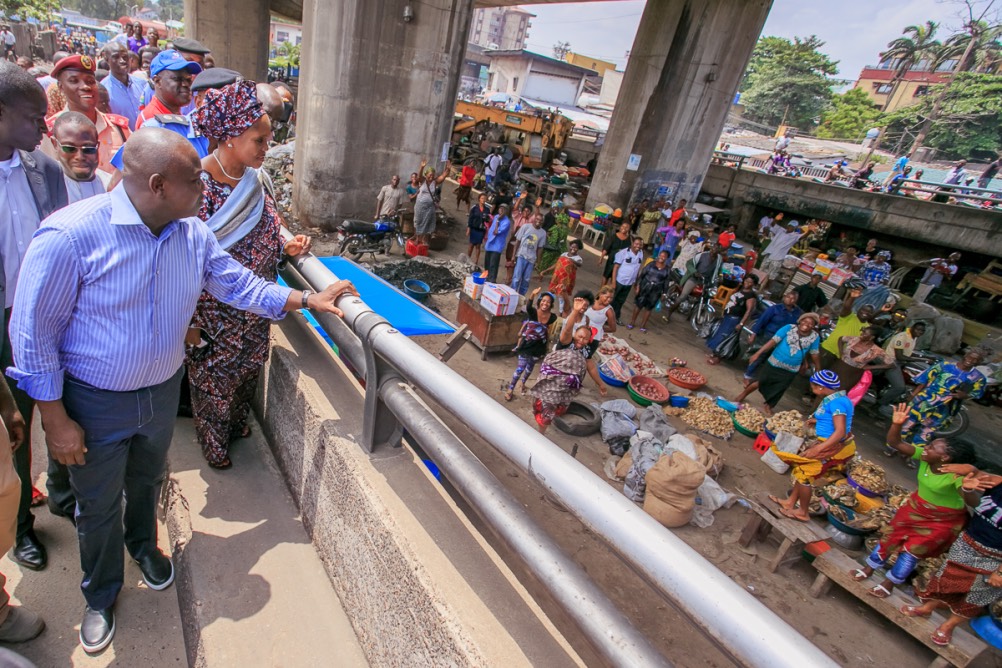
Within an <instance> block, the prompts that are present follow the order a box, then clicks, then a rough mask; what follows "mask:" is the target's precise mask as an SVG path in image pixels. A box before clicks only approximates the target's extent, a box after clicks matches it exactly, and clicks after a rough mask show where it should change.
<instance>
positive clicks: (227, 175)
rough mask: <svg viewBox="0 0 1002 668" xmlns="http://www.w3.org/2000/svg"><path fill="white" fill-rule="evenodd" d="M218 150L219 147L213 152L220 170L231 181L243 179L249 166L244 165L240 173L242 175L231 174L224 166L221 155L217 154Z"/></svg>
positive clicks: (213, 157)
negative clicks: (220, 158)
mask: <svg viewBox="0 0 1002 668" xmlns="http://www.w3.org/2000/svg"><path fill="white" fill-rule="evenodd" d="M218 151H219V149H218V148H217V149H216V150H215V151H213V152H212V159H213V160H215V161H216V164H217V165H219V171H221V172H222V173H223V176H225V177H226V178H228V179H229V180H230V181H239V180H240V179H242V178H243V177H244V174H246V173H247V166H246V165H244V171H242V172H241V173H240V176H230V175H229V174H227V173H226V168H225V167H223V163H222V162H220V160H219V156H218V155H216V153H217V152H218Z"/></svg>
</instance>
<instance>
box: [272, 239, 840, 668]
mask: <svg viewBox="0 0 1002 668" xmlns="http://www.w3.org/2000/svg"><path fill="white" fill-rule="evenodd" d="M284 233H285V234H288V233H287V232H284ZM290 236H291V235H290ZM283 277H286V278H287V280H290V282H292V283H294V284H299V285H302V284H303V283H305V284H307V285H308V286H309V287H311V288H312V289H315V290H322V289H323V288H324V287H326V286H327V285H329V284H330V283H331V282H333V281H335V280H337V277H336V276H335V275H334V274H333V273H331V271H330V270H328V269H327V268H326V267H325V266H324V265H323V264H322V263H321V262H320V261H319V260H318V259H317V258H316V257H314V256H313V255H307V256H305V257H300V258H296V259H295V260H293V261H292V262H291V263H290V267H288V268H286V269H285V270H283ZM338 307H339V308H340V309H341V310H342V311H344V314H345V317H344V321H343V322H333V321H335V320H337V319H333V318H325V317H323V316H321V319H320V322H321V324H323V325H325V327H326V324H325V321H326V322H327V323H329V324H330V325H331V328H329V329H326V331H327V334H328V336H330V337H331V339H332V340H333V341H334V343H335V344H336V345H337V346H338V347H339V349H340V351H341V353H342V355H344V356H345V357H347V359H348V362H349V364H351V365H352V366H353V367H354V368H355V369H356V370H359V371H361V372H363V373H364V378H365V414H364V418H363V425H364V427H363V429H364V433H363V434H361V435H360V436H361V438H360V441H361V444H362V445H363V447H365V448H366V449H368V450H370V451H371V450H372V449H373V448H375V447H379V446H380V445H386V444H390V443H395V442H396V441H398V440H399V438H400V434H401V432H402V429H404V428H405V429H406V430H407V431H408V433H409V434H411V435H412V436H413V437H415V438H416V439H417V440H418V442H419V443H420V444H421V445H422V447H423V448H425V449H426V450H427V451H428V452H429V453H430V454H432V456H433V457H434V458H435V462H436V464H437V465H438V466H439V467H440V468H441V469H442V470H443V471H444V472H445V474H446V476H447V477H448V478H449V480H450V481H451V482H452V483H453V484H454V485H456V487H457V489H459V490H460V493H461V494H463V496H464V497H465V498H466V499H467V500H468V501H470V503H471V504H472V505H473V506H474V508H475V509H476V510H477V512H478V513H480V514H481V516H482V517H483V518H484V520H485V521H486V522H487V523H488V525H489V526H490V527H491V529H492V530H493V531H494V532H496V533H497V534H498V535H499V536H500V537H502V539H504V540H505V541H506V543H507V544H508V545H509V546H510V547H511V548H512V549H513V550H514V551H515V553H516V554H517V555H518V556H519V558H520V559H521V560H522V561H523V562H524V563H525V564H526V566H527V567H528V568H529V569H530V571H531V572H533V574H534V575H535V576H536V577H537V578H538V579H539V581H540V582H541V583H542V584H543V585H544V586H546V587H547V588H548V589H549V591H550V592H551V594H552V595H553V596H554V597H555V599H556V600H557V601H558V603H559V604H560V605H561V606H562V607H563V608H564V611H565V613H566V614H568V616H569V617H571V619H573V620H574V621H575V623H576V624H577V625H578V627H579V628H580V629H581V631H582V632H583V633H584V634H585V637H586V638H588V639H589V640H590V642H591V643H592V644H593V645H594V646H595V648H596V649H597V650H598V651H599V653H601V654H602V655H603V656H604V657H605V658H606V659H607V660H608V661H609V662H610V663H611V664H612V665H616V666H658V665H668V662H667V660H666V659H665V658H664V657H662V656H661V655H660V654H659V653H658V652H657V651H656V650H655V649H654V648H653V646H652V645H651V643H650V641H649V640H647V639H646V638H644V637H643V636H642V635H641V634H640V633H639V632H638V631H637V630H636V629H635V628H634V627H633V626H632V625H631V624H630V623H629V621H628V620H626V619H625V617H624V616H623V615H622V613H620V612H619V611H618V610H617V609H616V608H615V606H614V605H613V604H612V603H611V602H610V601H609V599H608V597H606V596H605V594H604V593H603V592H601V590H599V589H598V587H597V586H596V585H595V583H594V582H593V581H592V580H591V579H590V578H589V577H588V576H587V574H586V573H584V571H583V570H582V569H581V568H580V567H578V566H577V565H576V564H575V563H574V562H572V561H571V560H570V559H569V558H568V557H567V555H566V554H564V553H563V552H562V551H561V550H560V548H559V547H558V546H557V545H556V543H555V542H554V541H553V540H552V539H551V538H550V537H549V536H548V535H547V534H546V533H545V531H543V530H542V529H541V528H540V527H539V526H538V525H537V524H536V523H535V522H534V521H533V520H532V519H531V518H530V517H529V516H528V515H527V514H526V513H525V512H524V509H522V508H521V506H520V504H519V503H518V502H517V501H516V500H514V498H512V497H511V495H510V494H509V493H508V492H507V491H506V490H505V489H504V487H503V486H502V485H501V484H500V483H499V482H498V481H497V480H496V479H495V478H494V476H493V475H491V474H490V472H489V471H487V470H486V468H484V467H483V465H482V464H480V462H479V460H477V459H476V457H475V456H474V455H473V454H472V453H471V452H470V451H469V450H468V449H467V448H466V447H465V445H463V444H462V443H461V442H460V441H459V439H458V438H457V437H456V436H455V435H454V434H452V432H451V431H450V430H449V429H448V428H447V427H446V426H445V425H444V424H443V423H442V421H441V420H440V419H439V418H438V416H437V415H435V413H434V412H433V411H432V410H431V409H430V408H429V407H428V406H427V405H426V404H425V403H424V402H422V401H421V400H420V398H419V397H418V396H417V395H416V394H415V393H414V392H413V390H412V389H411V387H410V386H413V387H415V388H417V389H418V390H420V391H421V392H423V393H425V394H426V395H427V396H429V397H430V398H431V399H432V400H434V401H435V402H437V403H438V404H439V405H441V406H442V407H443V408H444V409H445V410H447V411H449V413H450V414H451V415H452V416H453V417H454V418H455V419H458V420H460V421H462V423H463V424H464V425H466V427H467V428H469V429H470V430H471V431H473V432H474V433H475V434H477V435H478V436H479V437H480V438H482V439H483V440H484V441H485V442H487V443H488V444H490V445H491V446H492V447H493V448H495V449H496V450H497V451H498V452H500V453H502V454H503V455H504V456H505V457H507V458H508V460H509V461H511V462H512V463H513V464H515V465H516V466H518V467H519V468H520V469H521V470H522V471H523V472H525V473H526V474H528V475H530V476H532V477H533V478H534V479H535V480H536V482H537V483H538V484H540V485H541V486H542V487H543V488H544V490H545V491H546V492H547V493H548V494H549V495H550V496H552V497H553V498H555V499H556V500H557V501H558V502H560V503H561V504H563V505H564V506H565V507H566V508H567V510H568V511H569V512H570V513H571V514H573V515H574V516H575V517H577V518H578V519H579V520H580V521H581V522H582V523H584V524H585V526H587V527H588V528H589V529H590V530H591V531H592V532H594V533H596V534H597V535H599V536H601V537H602V538H603V539H604V540H605V541H606V542H607V543H608V544H609V546H610V547H612V549H613V550H615V551H616V552H617V553H618V554H619V555H620V557H622V558H623V560H624V561H625V562H626V563H628V564H629V565H630V566H631V567H633V568H634V569H635V570H636V571H637V572H638V573H640V574H641V575H643V576H644V577H645V578H646V579H647V580H648V581H649V582H650V583H651V584H652V585H653V586H654V587H655V588H656V589H657V590H658V591H659V592H660V593H661V594H662V595H663V596H664V597H665V598H666V599H667V600H668V601H669V602H671V603H672V604H673V605H674V606H675V607H676V608H678V609H679V610H680V611H681V612H682V613H683V614H685V615H686V616H687V617H688V618H689V619H690V620H691V621H692V622H693V623H694V624H695V625H696V626H697V627H698V628H699V629H700V630H701V631H703V632H704V633H705V634H706V635H707V636H708V637H709V638H710V639H711V640H712V641H713V642H715V643H716V644H717V645H718V646H719V647H720V648H721V649H722V650H723V651H724V652H726V653H727V654H728V655H729V656H730V657H731V658H732V659H733V660H734V661H735V662H736V663H738V664H739V665H743V666H770V668H774V667H775V668H778V667H783V666H789V667H790V668H803V666H812V668H814V667H817V668H823V667H827V666H832V667H834V666H837V664H836V663H835V662H834V661H832V659H831V658H830V657H828V656H827V655H826V654H825V653H824V652H822V651H821V650H820V649H818V648H817V647H815V646H814V645H813V644H812V643H811V642H810V641H809V640H807V639H806V638H804V637H803V636H802V635H801V634H800V633H799V632H797V631H796V629H794V628H793V627H792V626H790V625H789V624H787V623H786V622H785V621H783V619H781V618H780V617H779V616H778V615H777V614H776V613H774V612H773V611H772V610H770V609H769V608H768V607H766V606H765V605H763V604H762V603H761V602H759V601H758V600H756V599H755V598H754V597H753V596H752V595H751V594H749V593H748V592H747V591H745V590H744V589H743V588H742V587H740V586H738V585H737V584H736V583H735V582H734V581H732V580H731V579H730V578H729V577H727V576H726V575H725V574H724V573H722V572H721V571H720V570H718V569H717V568H716V567H715V566H714V565H713V564H711V563H710V562H708V561H707V560H706V559H704V558H703V557H702V556H701V555H700V554H699V553H697V552H696V551H695V550H693V549H692V548H691V547H689V546H688V545H687V544H686V543H685V542H683V541H682V540H681V539H679V538H677V537H676V536H675V535H674V534H672V533H671V532H670V531H668V530H667V529H665V528H664V527H663V526H661V525H660V524H659V523H658V522H657V521H655V520H654V519H653V518H652V517H650V516H649V515H647V514H646V513H645V512H643V510H641V509H640V508H638V507H637V506H636V505H635V504H634V503H633V502H631V501H629V500H628V499H627V498H626V497H625V496H623V495H622V494H620V493H619V492H617V491H616V490H614V489H612V488H611V487H610V486H609V485H608V484H606V483H605V482H604V481H602V480H601V479H599V478H598V477H597V476H596V475H595V474H594V473H592V472H591V471H589V470H588V469H587V468H586V467H585V466H584V465H583V464H581V463H580V462H578V461H577V460H576V459H574V458H573V457H571V456H570V455H569V454H568V453H566V452H564V451H563V450H562V449H561V448H559V447H557V446H556V445H554V444H553V443H552V442H551V441H550V440H549V439H547V438H546V437H545V436H543V435H541V434H539V433H538V432H537V431H536V430H535V429H533V428H532V427H530V426H529V425H527V424H526V423H525V422H523V421H522V420H521V419H520V418H518V417H517V416H515V415H514V414H513V413H511V412H510V411H508V410H507V409H506V408H504V407H503V406H501V405H500V404H498V403H497V402H496V401H495V400H494V399H493V398H491V397H489V396H488V395H486V394H485V393H483V392H482V391H481V390H480V389H479V388H477V387H476V386H475V385H473V384H472V383H471V382H469V381H468V380H467V379H466V378H464V377H462V376H460V375H459V374H458V373H456V372H455V371H453V370H452V369H451V368H449V367H448V366H447V365H446V364H444V363H442V362H440V361H439V360H438V359H436V358H435V357H433V356H432V355H431V354H429V353H428V352H426V351H425V350H424V349H422V348H421V347H420V346H418V345H417V344H416V343H414V342H413V341H411V340H410V339H408V338H407V337H406V336H404V335H403V334H401V333H400V332H399V331H397V330H396V329H394V328H393V327H392V326H391V325H390V324H389V323H388V322H387V321H386V320H385V319H383V318H382V317H381V316H379V315H378V314H376V313H375V312H374V311H372V309H371V308H369V307H368V306H367V305H366V304H365V302H364V301H362V299H360V298H356V297H342V298H341V300H340V301H339V303H338ZM360 357H361V359H359V358H360Z"/></svg>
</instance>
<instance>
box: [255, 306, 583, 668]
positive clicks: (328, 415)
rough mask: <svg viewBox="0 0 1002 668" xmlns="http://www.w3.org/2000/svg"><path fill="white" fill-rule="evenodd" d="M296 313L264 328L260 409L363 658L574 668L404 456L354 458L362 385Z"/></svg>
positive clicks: (553, 634) (401, 452)
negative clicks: (266, 344)
mask: <svg viewBox="0 0 1002 668" xmlns="http://www.w3.org/2000/svg"><path fill="white" fill-rule="evenodd" d="M299 318H300V316H298V315H295V316H291V317H290V318H289V319H287V320H286V321H285V322H283V323H282V324H281V325H279V326H277V327H275V328H273V333H274V337H273V340H274V345H273V347H272V353H271V359H270V362H269V364H268V365H267V367H266V373H265V376H264V378H263V382H262V383H261V387H260V388H259V410H260V414H261V416H262V423H263V424H264V425H265V427H264V428H265V434H266V436H267V437H268V440H269V442H270V444H271V446H272V449H273V451H274V453H275V459H276V460H277V461H278V463H279V466H280V467H281V469H282V471H283V473H284V474H285V478H286V482H287V484H288V485H289V488H290V490H291V492H292V495H293V497H294V498H295V499H296V502H297V504H298V506H299V510H300V514H301V516H302V519H303V523H304V526H305V527H306V530H307V531H308V532H309V534H310V536H311V537H312V539H313V542H314V545H315V547H316V549H317V552H318V553H319V555H320V558H321V559H322V560H323V563H324V566H325V567H326V569H327V572H328V574H329V576H330V579H331V582H332V583H333V586H334V589H335V591H336V592H337V594H338V596H339V597H340V598H341V600H342V601H343V603H344V606H345V608H346V610H347V611H348V614H349V617H350V619H351V623H352V625H353V626H354V629H355V632H356V634H357V635H358V638H359V640H360V642H361V645H362V647H363V648H364V650H365V653H366V657H367V659H368V660H369V662H370V664H371V665H374V666H377V665H378V666H414V665H454V666H483V665H504V666H521V665H547V666H563V665H581V661H580V659H579V658H577V655H576V654H575V653H574V652H573V650H571V649H570V646H569V645H568V643H567V642H566V640H565V639H563V637H562V636H560V634H559V633H558V632H557V631H556V629H555V628H554V627H553V625H552V624H551V623H550V622H549V620H548V619H547V618H546V617H545V615H543V613H542V612H541V611H540V610H539V608H538V606H536V604H535V603H534V602H533V601H532V600H531V598H530V597H529V596H528V594H527V593H526V592H525V590H524V589H523V588H522V587H521V585H520V584H518V582H516V580H515V578H514V576H512V574H511V573H510V572H509V571H508V569H507V568H506V567H505V565H504V564H503V562H502V561H501V560H500V558H499V557H497V555H496V554H495V553H494V552H493V551H492V550H491V549H490V548H489V546H488V545H487V544H486V542H485V541H484V540H483V539H482V537H480V536H479V535H478V534H477V533H476V532H475V531H474V530H473V528H472V526H471V525H470V524H469V522H467V521H466V520H465V518H464V517H463V516H462V514H461V513H460V512H459V510H458V509H457V508H456V506H455V504H454V503H452V500H451V499H450V498H449V497H448V496H447V495H446V494H445V492H444V490H442V488H441V486H440V485H438V484H437V483H436V482H435V481H434V479H433V478H432V477H431V476H430V474H429V473H428V472H427V471H426V470H425V469H424V467H423V466H421V465H420V464H419V463H415V462H414V461H413V459H414V455H413V453H411V452H410V451H409V450H406V449H404V448H397V449H394V450H388V451H386V452H377V453H376V454H374V455H373V456H371V457H370V456H368V455H366V454H365V453H364V452H363V451H362V449H361V447H360V446H359V445H358V444H357V443H356V442H355V439H354V435H356V434H358V433H360V431H361V426H360V425H361V419H362V394H361V389H360V387H359V386H358V385H357V383H355V381H354V379H352V378H351V377H350V375H349V374H348V372H347V370H346V369H344V367H343V366H341V365H340V362H336V364H337V366H331V364H330V360H331V359H333V360H335V361H336V357H334V356H333V355H332V354H331V353H330V350H329V348H327V347H326V345H323V346H321V345H318V342H319V339H318V338H317V337H316V336H315V335H314V334H313V333H312V331H308V330H307V329H306V328H305V327H303V326H302V325H301V324H298V323H297V321H298V320H299ZM322 358H328V359H322Z"/></svg>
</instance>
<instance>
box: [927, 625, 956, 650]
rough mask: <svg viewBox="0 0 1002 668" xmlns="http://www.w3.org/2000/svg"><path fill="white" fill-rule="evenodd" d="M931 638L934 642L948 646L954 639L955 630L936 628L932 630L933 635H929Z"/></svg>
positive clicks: (941, 645)
mask: <svg viewBox="0 0 1002 668" xmlns="http://www.w3.org/2000/svg"><path fill="white" fill-rule="evenodd" d="M929 640H931V641H932V642H933V644H936V645H939V646H940V647H946V646H947V645H949V644H950V641H951V640H953V631H942V630H940V629H936V630H935V631H933V632H932V635H931V636H929Z"/></svg>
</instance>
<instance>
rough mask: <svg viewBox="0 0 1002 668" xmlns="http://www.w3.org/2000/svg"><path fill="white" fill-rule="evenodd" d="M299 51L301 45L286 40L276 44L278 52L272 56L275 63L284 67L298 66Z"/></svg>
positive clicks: (300, 51) (300, 50)
mask: <svg viewBox="0 0 1002 668" xmlns="http://www.w3.org/2000/svg"><path fill="white" fill-rule="evenodd" d="M301 53H302V47H301V45H299V44H293V43H292V42H290V41H288V40H286V41H285V42H282V43H281V44H279V45H278V53H277V55H276V56H275V58H274V61H275V64H276V65H278V66H279V67H284V68H289V67H299V56H300V54H301Z"/></svg>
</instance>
